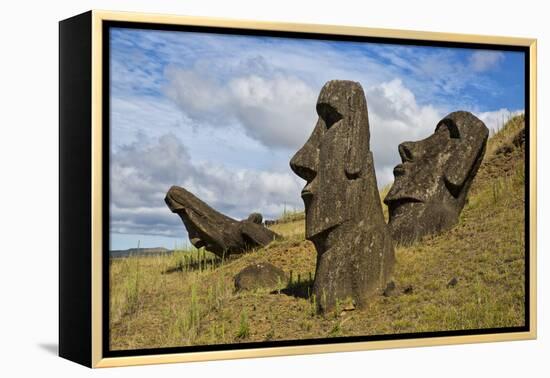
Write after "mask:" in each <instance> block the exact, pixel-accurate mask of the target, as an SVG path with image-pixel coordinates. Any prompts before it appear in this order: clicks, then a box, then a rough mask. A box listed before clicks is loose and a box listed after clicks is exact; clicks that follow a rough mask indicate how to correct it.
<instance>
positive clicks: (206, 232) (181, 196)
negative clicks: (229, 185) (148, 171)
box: [164, 186, 278, 257]
mask: <svg viewBox="0 0 550 378" xmlns="http://www.w3.org/2000/svg"><path fill="white" fill-rule="evenodd" d="M164 201H165V202H166V204H167V205H168V207H169V208H170V210H171V211H172V212H173V213H176V214H178V215H179V216H180V218H181V220H182V221H183V224H184V225H185V228H186V229H187V233H188V234H189V240H190V241H191V244H193V245H194V246H195V247H196V248H201V247H204V249H206V250H207V251H210V252H212V253H214V254H216V255H217V256H219V257H227V256H229V255H232V254H238V253H242V252H244V251H247V250H250V249H253V248H257V247H263V246H266V245H267V244H269V243H270V242H271V241H272V240H274V239H275V238H277V237H278V235H277V234H276V233H275V232H273V231H271V230H269V229H268V228H266V227H264V226H263V225H262V224H261V223H262V221H261V220H262V216H261V214H259V213H252V214H251V215H250V216H249V218H248V219H246V220H242V221H238V220H235V219H233V218H230V217H228V216H226V215H224V214H222V213H220V212H218V211H216V210H214V209H213V208H211V207H210V206H208V205H207V204H206V203H204V202H203V201H201V200H200V199H199V198H197V197H196V196H195V195H193V194H192V193H190V192H189V191H187V190H185V189H184V188H181V187H178V186H172V187H171V188H170V190H169V191H168V193H167V194H166V197H165V199H164Z"/></svg>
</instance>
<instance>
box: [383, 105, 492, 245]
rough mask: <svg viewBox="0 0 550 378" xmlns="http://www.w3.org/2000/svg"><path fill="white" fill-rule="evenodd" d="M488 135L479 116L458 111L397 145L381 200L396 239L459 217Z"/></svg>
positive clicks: (412, 237)
mask: <svg viewBox="0 0 550 378" xmlns="http://www.w3.org/2000/svg"><path fill="white" fill-rule="evenodd" d="M488 136H489V130H488V129H487V127H486V126H485V124H484V123H483V122H482V121H481V120H479V119H478V118H477V117H475V116H474V115H473V114H471V113H469V112H464V111H458V112H454V113H451V114H449V115H447V116H446V117H445V118H443V119H442V120H441V121H439V123H438V124H437V126H436V128H435V131H434V133H433V134H432V135H431V136H429V137H428V138H426V139H423V140H420V141H417V142H404V143H401V144H400V145H399V155H400V156H401V160H402V163H401V164H399V165H397V166H396V167H395V168H394V170H393V174H394V176H395V181H394V183H393V185H392V187H391V189H390V191H389V192H388V194H387V196H386V198H385V199H384V203H386V204H387V205H388V209H389V215H390V219H389V226H390V231H391V233H392V236H393V238H394V240H395V241H396V242H397V243H400V244H404V245H407V244H410V243H412V242H414V241H415V240H417V239H418V238H420V237H422V236H424V235H428V234H434V233H438V232H440V231H443V230H445V229H447V228H449V227H451V226H453V225H454V224H456V223H457V222H458V216H459V215H460V212H461V211H462V208H463V207H464V204H465V201H466V195H467V193H468V190H469V188H470V185H471V183H472V181H473V179H474V177H475V175H476V173H477V170H478V168H479V166H480V164H481V161H482V160H483V155H484V153H485V146H486V144H487V138H488Z"/></svg>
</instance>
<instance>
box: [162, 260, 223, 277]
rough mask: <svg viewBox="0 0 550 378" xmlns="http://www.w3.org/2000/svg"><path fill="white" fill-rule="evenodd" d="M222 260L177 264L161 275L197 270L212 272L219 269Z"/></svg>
mask: <svg viewBox="0 0 550 378" xmlns="http://www.w3.org/2000/svg"><path fill="white" fill-rule="evenodd" d="M221 265H222V260H221V259H219V260H206V261H190V262H187V263H183V264H179V265H177V266H175V267H172V268H168V269H166V270H165V271H164V272H162V274H170V273H176V272H194V271H197V270H207V269H208V270H212V269H216V268H218V267H220V266H221Z"/></svg>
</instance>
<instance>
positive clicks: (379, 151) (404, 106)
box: [366, 79, 445, 187]
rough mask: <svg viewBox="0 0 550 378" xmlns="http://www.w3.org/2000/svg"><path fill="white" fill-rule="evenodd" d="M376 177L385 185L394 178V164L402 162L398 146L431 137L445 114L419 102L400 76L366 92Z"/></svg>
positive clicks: (442, 110)
mask: <svg viewBox="0 0 550 378" xmlns="http://www.w3.org/2000/svg"><path fill="white" fill-rule="evenodd" d="M366 97H367V105H368V108H369V124H370V131H371V139H370V140H371V146H370V147H371V150H372V151H373V155H374V163H375V168H376V178H377V180H378V185H379V186H380V187H383V186H385V185H387V184H388V183H390V182H392V181H393V173H392V172H393V167H394V166H395V165H397V164H398V163H399V162H400V158H399V154H398V152H397V146H398V145H399V143H402V142H404V141H414V140H419V139H422V138H425V137H427V136H429V135H430V134H431V133H432V132H433V130H434V129H435V126H436V125H437V122H438V121H439V120H440V119H441V118H442V116H443V115H444V113H445V110H444V109H438V108H435V107H434V106H432V105H420V104H418V102H417V100H416V97H415V95H414V94H413V93H412V92H411V91H410V90H409V89H408V88H407V87H405V86H404V85H403V83H402V81H401V80H399V79H394V80H392V81H389V82H385V83H382V84H380V85H378V86H375V87H372V88H370V89H368V90H367V91H366Z"/></svg>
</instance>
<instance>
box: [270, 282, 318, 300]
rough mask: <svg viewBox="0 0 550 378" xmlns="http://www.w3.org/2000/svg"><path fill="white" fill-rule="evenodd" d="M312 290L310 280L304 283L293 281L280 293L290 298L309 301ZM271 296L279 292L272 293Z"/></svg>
mask: <svg viewBox="0 0 550 378" xmlns="http://www.w3.org/2000/svg"><path fill="white" fill-rule="evenodd" d="M312 288H313V280H312V279H308V280H304V281H294V282H290V283H289V284H288V285H287V287H285V288H284V289H281V290H280V293H281V294H285V295H288V296H291V297H296V298H304V299H309V297H310V295H311V289H312ZM271 294H279V290H275V291H272V292H271Z"/></svg>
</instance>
